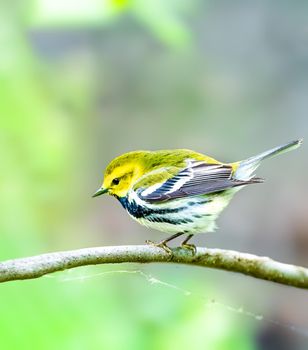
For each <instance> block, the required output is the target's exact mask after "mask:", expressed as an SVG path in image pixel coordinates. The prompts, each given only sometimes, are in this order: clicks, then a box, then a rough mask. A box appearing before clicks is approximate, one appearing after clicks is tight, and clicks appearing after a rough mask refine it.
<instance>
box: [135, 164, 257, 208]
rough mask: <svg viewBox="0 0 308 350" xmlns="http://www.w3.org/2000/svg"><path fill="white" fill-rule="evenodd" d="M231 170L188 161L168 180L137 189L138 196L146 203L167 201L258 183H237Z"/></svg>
mask: <svg viewBox="0 0 308 350" xmlns="http://www.w3.org/2000/svg"><path fill="white" fill-rule="evenodd" d="M232 173H233V169H232V166H231V165H226V164H208V163H205V162H204V161H195V160H188V161H187V166H186V167H185V168H184V169H182V170H181V171H179V172H178V173H177V174H176V175H174V176H172V177H171V178H169V179H168V180H166V181H164V182H162V183H157V184H156V185H152V186H150V187H148V188H146V189H144V188H143V189H142V188H139V190H138V195H139V196H140V198H141V199H143V200H146V201H148V202H160V201H167V200H171V199H176V198H183V197H188V196H195V195H201V194H207V193H214V192H219V191H223V190H226V189H229V188H232V187H235V186H242V185H247V184H249V183H256V182H260V179H257V178H252V179H250V180H248V181H239V180H236V179H234V178H232Z"/></svg>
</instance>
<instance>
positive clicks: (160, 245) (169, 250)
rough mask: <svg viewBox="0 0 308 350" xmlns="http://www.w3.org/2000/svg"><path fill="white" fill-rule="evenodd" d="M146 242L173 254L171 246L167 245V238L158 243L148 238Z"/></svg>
mask: <svg viewBox="0 0 308 350" xmlns="http://www.w3.org/2000/svg"><path fill="white" fill-rule="evenodd" d="M145 243H146V244H148V245H151V246H153V247H156V248H161V249H163V250H164V251H165V252H166V253H167V254H168V255H170V256H171V255H172V254H173V253H172V250H171V248H169V247H168V246H167V244H166V243H167V242H166V241H165V240H163V241H160V242H157V243H156V242H153V241H150V240H148V239H147V240H146V241H145Z"/></svg>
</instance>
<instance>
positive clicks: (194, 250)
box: [181, 243, 197, 255]
mask: <svg viewBox="0 0 308 350" xmlns="http://www.w3.org/2000/svg"><path fill="white" fill-rule="evenodd" d="M181 247H182V248H184V249H188V250H190V251H191V252H192V254H193V255H196V253H197V248H196V246H195V245H194V244H189V243H182V244H181Z"/></svg>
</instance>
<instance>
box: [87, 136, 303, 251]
mask: <svg viewBox="0 0 308 350" xmlns="http://www.w3.org/2000/svg"><path fill="white" fill-rule="evenodd" d="M302 142H303V140H302V139H299V140H295V141H292V142H288V143H286V144H283V145H281V146H278V147H275V148H272V149H270V150H268V151H265V152H262V153H260V154H258V155H256V156H253V157H250V158H248V159H245V160H242V161H237V162H234V163H222V162H220V161H218V160H216V159H214V158H212V157H209V156H207V155H204V154H202V153H198V152H195V151H192V150H189V149H174V150H158V151H132V152H128V153H125V154H123V155H120V156H118V157H117V158H115V159H113V160H112V161H111V162H110V164H109V165H108V166H107V168H106V170H105V172H104V179H103V183H102V185H101V187H100V188H99V189H98V190H97V191H96V192H95V193H94V195H93V196H92V197H97V196H100V195H102V194H109V195H111V196H114V197H115V198H117V199H118V201H119V202H120V203H121V205H122V206H123V208H124V209H125V210H126V211H127V213H128V214H129V215H130V216H131V217H132V218H133V219H134V220H136V221H137V222H139V223H140V224H141V225H144V226H146V227H148V228H151V229H156V230H158V231H162V232H165V233H167V234H168V235H169V236H168V237H167V238H165V239H163V240H161V241H159V242H153V241H150V240H147V241H146V242H147V243H148V244H151V245H154V246H156V247H159V248H162V249H164V250H165V251H166V252H168V253H172V250H171V248H170V247H169V246H168V245H167V243H169V242H170V241H172V240H173V239H175V238H177V237H179V236H183V235H185V239H184V240H183V241H182V243H181V247H183V248H186V249H191V250H192V251H193V252H195V251H196V247H195V245H194V244H190V243H188V242H189V240H190V239H191V238H192V237H193V236H194V235H195V234H199V233H207V232H213V231H214V230H215V229H216V219H217V218H218V216H219V214H220V213H221V212H222V211H223V210H224V209H225V208H226V206H227V205H228V204H229V202H230V201H231V199H232V197H233V196H234V194H235V193H236V192H238V191H239V190H240V189H242V188H243V187H245V186H247V185H250V184H258V183H262V182H263V181H264V180H263V179H262V178H259V177H256V176H255V175H254V172H255V170H256V169H257V168H258V166H259V165H260V163H261V162H262V161H263V160H264V159H268V158H272V157H274V156H276V155H279V154H282V153H285V152H288V151H291V150H294V149H296V148H298V147H299V146H300V145H301V144H302Z"/></svg>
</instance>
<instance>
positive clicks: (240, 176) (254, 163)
mask: <svg viewBox="0 0 308 350" xmlns="http://www.w3.org/2000/svg"><path fill="white" fill-rule="evenodd" d="M302 143H303V139H299V140H296V141H291V142H288V143H286V144H284V145H281V146H278V147H275V148H272V149H270V150H268V151H265V152H262V153H260V154H258V155H256V156H254V157H250V158H248V159H245V160H242V161H241V162H239V163H238V164H239V165H238V168H237V169H236V171H235V173H234V177H235V178H236V179H237V180H243V181H247V180H250V179H252V176H253V172H254V171H255V170H256V169H257V167H258V166H259V165H260V162H261V161H262V160H264V159H267V158H272V157H275V156H277V155H278V154H282V153H285V152H289V151H292V150H294V149H296V148H298V147H299V146H300V145H301V144H302Z"/></svg>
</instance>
